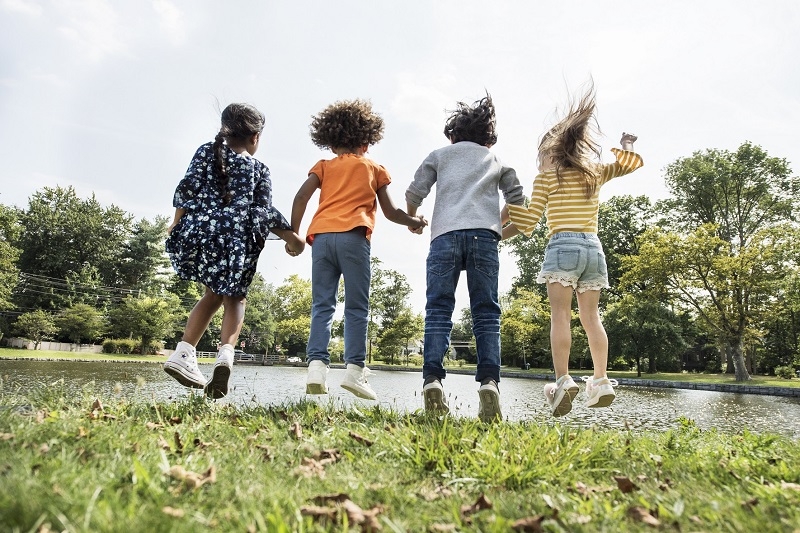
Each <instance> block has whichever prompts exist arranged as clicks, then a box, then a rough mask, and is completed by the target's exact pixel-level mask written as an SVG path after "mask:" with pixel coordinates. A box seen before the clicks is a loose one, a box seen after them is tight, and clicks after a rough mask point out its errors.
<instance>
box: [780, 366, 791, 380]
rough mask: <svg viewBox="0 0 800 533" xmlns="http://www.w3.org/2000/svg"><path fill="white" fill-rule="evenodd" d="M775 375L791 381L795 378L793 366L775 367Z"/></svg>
mask: <svg viewBox="0 0 800 533" xmlns="http://www.w3.org/2000/svg"><path fill="white" fill-rule="evenodd" d="M775 375H776V376H777V377H779V378H782V379H792V378H794V377H795V373H794V367H793V366H778V367H775Z"/></svg>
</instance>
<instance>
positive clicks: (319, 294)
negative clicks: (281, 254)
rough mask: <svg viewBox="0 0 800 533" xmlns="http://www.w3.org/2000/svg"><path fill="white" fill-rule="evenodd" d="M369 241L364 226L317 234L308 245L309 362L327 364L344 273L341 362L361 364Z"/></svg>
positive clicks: (328, 362) (366, 312)
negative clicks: (340, 231)
mask: <svg viewBox="0 0 800 533" xmlns="http://www.w3.org/2000/svg"><path fill="white" fill-rule="evenodd" d="M371 275H372V272H371V270H370V242H369V240H367V238H366V233H365V230H364V228H356V229H354V230H350V231H346V232H342V233H318V234H316V235H315V236H314V244H312V246H311V300H312V301H311V333H310V334H309V336H308V348H307V351H306V353H307V356H306V357H307V359H308V361H309V362H310V361H324V362H325V364H326V365H327V364H330V362H331V354H330V352H328V344H329V343H330V340H331V324H332V323H333V313H334V311H335V310H336V294H337V292H338V290H339V279H340V278H341V277H342V276H344V362H345V363H346V364H354V365H358V366H361V367H363V366H364V362H365V360H366V357H367V316H368V313H369V283H370V277H371Z"/></svg>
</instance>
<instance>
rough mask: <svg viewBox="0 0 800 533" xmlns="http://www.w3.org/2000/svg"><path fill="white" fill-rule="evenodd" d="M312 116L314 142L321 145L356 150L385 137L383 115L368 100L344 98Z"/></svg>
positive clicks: (330, 148) (311, 126)
mask: <svg viewBox="0 0 800 533" xmlns="http://www.w3.org/2000/svg"><path fill="white" fill-rule="evenodd" d="M311 118H312V119H313V120H312V121H311V125H310V126H309V133H310V134H311V141H312V142H313V143H314V144H315V145H317V146H319V147H320V148H326V149H329V150H333V149H334V148H345V149H348V150H354V149H356V148H359V147H361V146H371V145H373V144H377V143H378V142H379V141H380V140H381V139H383V118H382V117H381V116H380V115H379V114H377V113H375V112H374V111H372V104H371V103H370V102H368V101H366V100H361V99H356V100H340V101H338V102H336V103H334V104H331V105H329V106H328V107H326V108H325V109H323V110H322V111H321V112H320V113H319V114H317V115H314V116H312V117H311Z"/></svg>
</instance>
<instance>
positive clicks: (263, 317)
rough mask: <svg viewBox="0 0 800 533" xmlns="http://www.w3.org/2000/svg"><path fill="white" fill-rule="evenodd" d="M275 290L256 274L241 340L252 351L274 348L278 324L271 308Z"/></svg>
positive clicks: (251, 285) (240, 336) (251, 286)
mask: <svg viewBox="0 0 800 533" xmlns="http://www.w3.org/2000/svg"><path fill="white" fill-rule="evenodd" d="M273 291H274V288H273V287H272V285H271V284H268V283H265V282H264V277H263V276H262V275H261V274H259V273H256V275H255V276H254V277H253V282H252V283H251V284H250V288H249V289H248V291H247V310H246V311H245V314H244V323H243V324H242V332H241V333H240V335H239V339H241V340H242V341H244V342H245V344H246V345H247V346H248V347H249V348H250V349H251V350H252V349H257V350H259V351H264V352H266V351H267V350H268V349H269V347H270V346H273V347H274V341H275V332H276V328H277V325H276V322H275V316H274V314H273V312H272V309H271V308H270V305H269V303H270V300H271V299H272V298H274V295H273Z"/></svg>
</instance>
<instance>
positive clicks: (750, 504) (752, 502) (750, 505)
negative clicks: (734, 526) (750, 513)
mask: <svg viewBox="0 0 800 533" xmlns="http://www.w3.org/2000/svg"><path fill="white" fill-rule="evenodd" d="M756 505H758V498H757V497H753V498H750V499H749V500H747V501H744V502H742V507H744V508H745V509H753V507H755V506H756Z"/></svg>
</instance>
